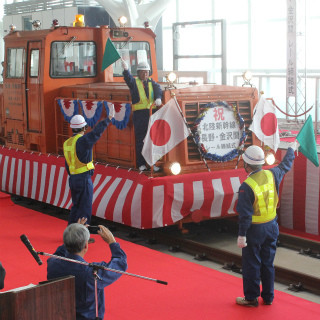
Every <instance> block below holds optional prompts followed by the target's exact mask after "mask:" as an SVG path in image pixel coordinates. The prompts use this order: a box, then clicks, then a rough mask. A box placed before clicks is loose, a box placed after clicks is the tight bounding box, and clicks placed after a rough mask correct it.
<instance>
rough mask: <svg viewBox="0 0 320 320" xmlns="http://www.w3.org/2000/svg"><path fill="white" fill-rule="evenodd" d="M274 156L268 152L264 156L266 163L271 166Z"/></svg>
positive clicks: (274, 159)
mask: <svg viewBox="0 0 320 320" xmlns="http://www.w3.org/2000/svg"><path fill="white" fill-rule="evenodd" d="M275 161H276V158H275V156H274V154H273V153H271V152H269V153H268V154H267V156H266V163H267V164H268V165H269V166H271V165H273V164H274V163H275Z"/></svg>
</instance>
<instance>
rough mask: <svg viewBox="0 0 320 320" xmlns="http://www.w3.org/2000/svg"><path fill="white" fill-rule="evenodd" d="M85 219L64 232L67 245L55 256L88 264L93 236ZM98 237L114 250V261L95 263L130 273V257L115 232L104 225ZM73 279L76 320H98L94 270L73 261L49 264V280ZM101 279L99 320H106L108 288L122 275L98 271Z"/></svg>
mask: <svg viewBox="0 0 320 320" xmlns="http://www.w3.org/2000/svg"><path fill="white" fill-rule="evenodd" d="M85 221H86V220H85V218H82V219H81V221H80V219H79V220H78V222H79V223H72V224H70V225H68V227H67V228H66V229H65V230H64V232H63V243H64V244H63V245H62V246H59V247H58V248H57V250H56V252H55V253H54V255H58V256H61V257H65V258H69V259H72V260H77V261H79V262H86V261H85V259H84V256H85V254H86V253H87V252H88V249H89V246H88V241H89V238H90V233H89V231H88V228H87V227H86V226H85V225H84V224H85ZM98 227H99V230H98V231H97V233H98V234H99V235H100V236H101V238H102V239H103V240H104V241H105V242H106V243H107V244H108V245H109V248H110V250H111V254H112V257H111V260H110V261H109V262H104V261H102V262H93V264H95V265H100V266H103V267H106V268H111V269H115V270H120V271H123V272H124V271H126V270H127V256H126V254H125V252H124V251H123V250H122V249H121V248H120V244H119V243H118V242H116V240H115V238H114V236H113V234H112V233H111V231H110V230H109V229H108V228H106V227H105V226H103V225H99V226H98ZM68 275H73V276H74V277H75V289H76V319H77V320H89V319H96V309H95V306H96V301H95V278H94V277H95V276H94V274H93V268H92V267H90V266H88V265H83V264H78V263H74V262H71V261H66V260H61V259H57V258H49V259H48V260H47V279H48V280H50V279H54V278H59V277H64V276H68ZM97 275H98V276H99V278H98V282H97V286H98V312H99V319H103V317H104V313H105V303H104V301H105V298H104V288H105V287H107V286H109V285H110V284H112V283H113V282H115V281H116V280H118V279H119V278H120V276H121V274H120V273H116V272H112V271H107V270H101V269H99V270H98V271H97Z"/></svg>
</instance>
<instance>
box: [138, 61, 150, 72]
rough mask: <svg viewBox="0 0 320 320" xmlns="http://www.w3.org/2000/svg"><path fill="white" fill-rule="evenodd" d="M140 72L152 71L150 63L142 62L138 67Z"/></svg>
mask: <svg viewBox="0 0 320 320" xmlns="http://www.w3.org/2000/svg"><path fill="white" fill-rule="evenodd" d="M139 70H144V71H150V66H149V64H148V62H146V61H142V62H140V63H139V64H138V66H137V71H139Z"/></svg>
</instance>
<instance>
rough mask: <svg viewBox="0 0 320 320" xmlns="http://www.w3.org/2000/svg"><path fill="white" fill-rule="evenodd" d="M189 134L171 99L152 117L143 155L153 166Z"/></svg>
mask: <svg viewBox="0 0 320 320" xmlns="http://www.w3.org/2000/svg"><path fill="white" fill-rule="evenodd" d="M188 135H189V131H188V128H187V126H186V124H185V122H184V120H183V118H182V116H181V114H180V112H179V110H178V108H177V106H176V105H175V101H174V100H173V99H171V100H170V101H169V102H168V103H166V104H165V105H164V106H163V107H162V108H161V109H159V110H158V111H157V112H156V113H154V114H153V115H152V116H151V117H150V120H149V127H148V132H147V134H146V137H145V139H144V145H143V149H142V155H143V157H144V158H145V160H146V162H147V163H148V164H149V165H150V166H152V165H154V164H155V163H156V162H157V161H158V160H159V159H160V158H161V157H162V156H164V155H165V154H167V153H168V152H169V151H170V150H171V149H173V148H174V147H175V146H176V145H177V144H178V143H180V142H181V141H183V140H184V139H185V138H187V137H188Z"/></svg>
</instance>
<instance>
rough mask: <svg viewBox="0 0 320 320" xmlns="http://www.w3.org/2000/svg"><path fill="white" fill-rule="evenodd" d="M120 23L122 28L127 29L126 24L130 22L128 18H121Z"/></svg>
mask: <svg viewBox="0 0 320 320" xmlns="http://www.w3.org/2000/svg"><path fill="white" fill-rule="evenodd" d="M118 21H119V23H120V27H125V25H126V23H127V22H128V19H127V17H125V16H121V17H120V18H119V19H118Z"/></svg>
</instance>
